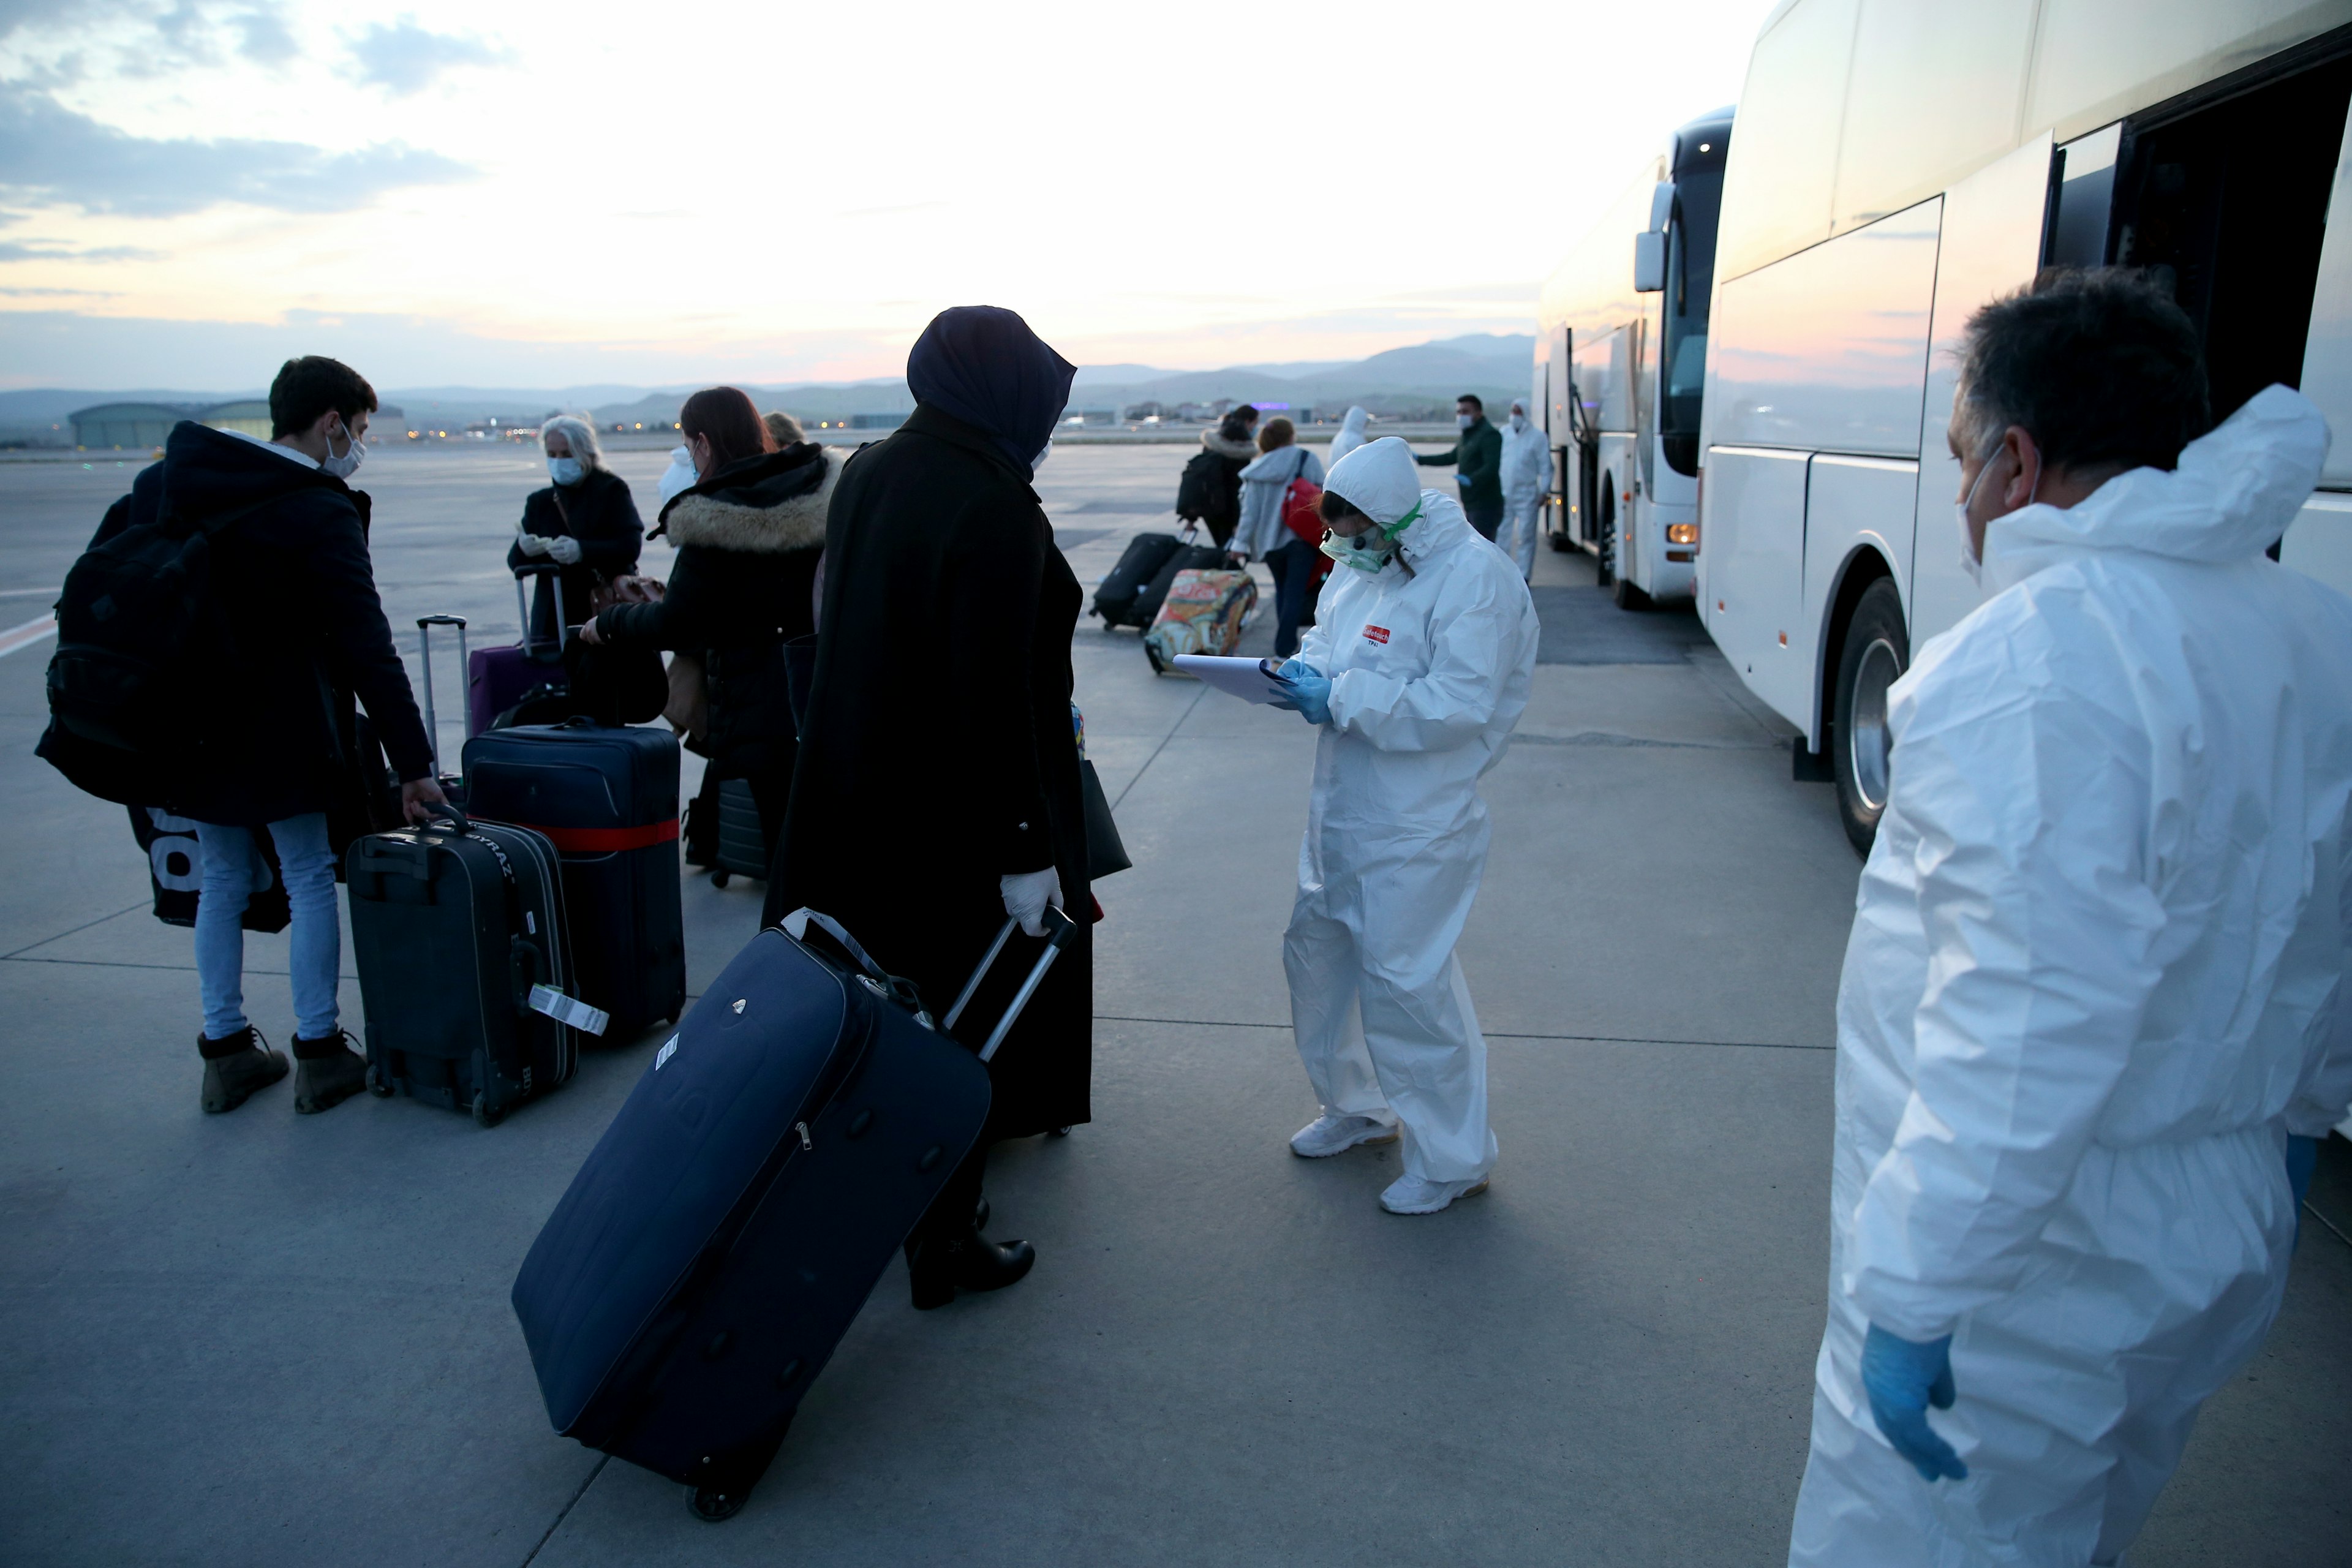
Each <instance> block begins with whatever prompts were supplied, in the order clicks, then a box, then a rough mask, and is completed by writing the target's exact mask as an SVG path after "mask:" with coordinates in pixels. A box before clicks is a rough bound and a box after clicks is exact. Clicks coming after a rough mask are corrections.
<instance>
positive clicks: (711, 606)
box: [596, 442, 841, 778]
mask: <svg viewBox="0 0 2352 1568" xmlns="http://www.w3.org/2000/svg"><path fill="white" fill-rule="evenodd" d="M840 476H841V458H839V456H837V455H835V454H833V453H829V452H827V451H826V450H825V449H824V447H818V446H815V445H814V444H812V443H809V442H802V443H799V444H797V445H795V446H792V447H786V448H784V449H783V450H782V451H781V452H769V453H764V454H762V455H761V456H759V457H756V458H744V459H742V460H741V461H740V462H737V463H730V464H729V465H728V466H727V467H726V468H721V469H719V472H717V473H715V474H713V475H712V476H711V477H710V478H709V479H707V480H705V481H704V482H703V483H701V484H698V485H696V486H694V487H693V488H692V489H685V490H680V491H679V492H678V493H677V495H676V496H674V497H672V498H671V499H670V502H669V504H668V505H667V506H666V507H664V508H663V509H662V514H661V523H660V526H659V527H658V528H656V530H655V533H656V535H657V536H658V535H660V534H663V533H667V535H668V536H669V542H670V543H671V544H672V545H674V546H676V547H677V564H676V565H674V566H673V567H671V569H670V574H669V584H668V592H667V595H664V596H663V598H662V599H661V600H660V601H658V602H657V603H655V604H650V605H614V606H613V607H612V608H611V609H608V610H606V611H604V613H603V614H602V615H600V616H597V617H596V628H597V631H598V632H599V634H600V635H602V636H603V637H606V638H608V639H609V640H610V641H612V642H613V643H614V644H616V645H621V646H627V645H629V644H632V643H634V644H636V645H638V646H640V647H657V648H667V649H669V650H671V651H673V652H678V653H689V654H693V655H695V656H696V657H698V658H700V659H701V660H702V661H703V676H704V679H705V681H706V682H707V683H708V691H709V702H710V728H709V732H708V734H707V736H706V737H705V740H704V742H703V750H704V752H706V754H708V755H709V758H710V763H711V766H712V767H714V768H716V769H718V770H719V777H721V778H750V777H753V776H755V775H757V774H761V773H767V772H771V771H776V770H781V771H782V772H783V773H785V774H786V775H787V776H789V773H790V770H791V768H792V765H793V710H792V698H791V692H790V689H789V688H788V687H787V685H786V683H785V679H784V663H783V651H782V650H783V645H784V644H785V643H786V642H788V641H790V640H791V639H792V638H793V637H805V636H806V635H807V634H808V633H810V632H812V631H814V630H815V629H816V627H815V624H814V616H813V615H812V613H811V605H810V585H811V584H812V583H813V582H814V580H815V576H816V563H817V557H818V556H819V555H820V554H821V553H822V552H824V514H825V508H826V507H827V506H829V505H830V504H832V501H833V492H834V486H835V483H836V482H837V481H838V480H839V479H840Z"/></svg>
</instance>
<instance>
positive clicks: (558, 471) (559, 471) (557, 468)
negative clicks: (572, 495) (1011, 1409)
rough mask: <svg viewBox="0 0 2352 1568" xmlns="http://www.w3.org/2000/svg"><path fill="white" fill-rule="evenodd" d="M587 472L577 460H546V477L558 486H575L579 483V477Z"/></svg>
mask: <svg viewBox="0 0 2352 1568" xmlns="http://www.w3.org/2000/svg"><path fill="white" fill-rule="evenodd" d="M587 471H588V470H587V469H586V468H583V467H582V466H581V463H580V459H579V458H548V459H547V477H548V478H549V479H553V480H554V481H555V482H556V483H557V484H559V485H576V484H578V483H579V482H580V479H581V476H582V475H583V474H585V473H586V472H587Z"/></svg>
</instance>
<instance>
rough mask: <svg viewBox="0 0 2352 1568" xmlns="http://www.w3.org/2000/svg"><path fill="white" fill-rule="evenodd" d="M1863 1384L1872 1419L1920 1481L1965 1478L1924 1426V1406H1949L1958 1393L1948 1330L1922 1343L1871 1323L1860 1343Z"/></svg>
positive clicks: (1955, 1456) (1954, 1455) (1964, 1471)
mask: <svg viewBox="0 0 2352 1568" xmlns="http://www.w3.org/2000/svg"><path fill="white" fill-rule="evenodd" d="M1862 1386H1863V1387H1864V1389H1865V1390H1867V1391H1868V1393H1869V1394H1870V1415H1871V1418H1872V1419H1873V1420H1874V1421H1876V1422H1877V1423H1878V1429H1879V1430H1880V1431H1881V1432H1883V1433H1885V1435H1886V1440H1887V1441H1888V1442H1889V1443H1892V1444H1894V1445H1895V1452H1896V1453H1898V1454H1900V1455H1902V1456H1903V1457H1904V1458H1906V1459H1908V1460H1910V1461H1911V1467H1912V1468H1914V1469H1916V1470H1917V1471H1918V1472H1919V1479H1921V1480H1923V1481H1936V1480H1942V1479H1946V1478H1949V1479H1952V1480H1956V1481H1959V1480H1966V1479H1968V1474H1969V1468H1968V1467H1967V1466H1966V1465H1964V1464H1962V1463H1960V1457H1959V1455H1958V1454H1957V1453H1954V1452H1953V1451H1952V1446H1951V1445H1950V1444H1949V1443H1947V1442H1945V1441H1944V1440H1943V1439H1942V1438H1941V1437H1939V1436H1937V1435H1936V1429H1935V1428H1934V1427H1932V1426H1928V1425H1927V1407H1928V1406H1929V1405H1934V1406H1935V1407H1936V1408H1937V1409H1938V1410H1949V1409H1950V1408H1951V1407H1952V1400H1953V1398H1954V1397H1955V1395H1956V1394H1957V1393H1958V1390H1956V1389H1955V1388H1954V1387H1953V1386H1952V1336H1951V1335H1949V1334H1946V1335H1945V1336H1944V1337H1943V1338H1942V1339H1940V1340H1929V1341H1928V1342H1927V1343H1925V1344H1921V1343H1920V1342H1918V1341H1916V1340H1906V1339H1903V1338H1901V1337H1899V1336H1897V1335H1895V1334H1890V1333H1888V1332H1887V1331H1885V1329H1882V1328H1880V1327H1879V1326H1878V1325H1877V1324H1876V1323H1873V1324H1871V1325H1870V1333H1869V1336H1868V1337H1867V1338H1865V1339H1864V1341H1863V1342H1862Z"/></svg>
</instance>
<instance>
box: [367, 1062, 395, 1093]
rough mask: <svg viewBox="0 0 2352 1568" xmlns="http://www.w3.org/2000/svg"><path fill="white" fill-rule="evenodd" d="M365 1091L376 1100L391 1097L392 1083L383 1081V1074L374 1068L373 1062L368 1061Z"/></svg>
mask: <svg viewBox="0 0 2352 1568" xmlns="http://www.w3.org/2000/svg"><path fill="white" fill-rule="evenodd" d="M367 1091H368V1092H369V1093H370V1094H372V1095H374V1096H375V1097H376V1098H377V1099H378V1100H390V1099H391V1098H392V1085H391V1084H390V1083H389V1082H387V1081H385V1079H384V1076H383V1074H382V1073H380V1072H378V1071H377V1070H376V1069H375V1066H374V1064H373V1063H370V1064H369V1066H368V1069H367Z"/></svg>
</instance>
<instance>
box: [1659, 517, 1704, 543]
mask: <svg viewBox="0 0 2352 1568" xmlns="http://www.w3.org/2000/svg"><path fill="white" fill-rule="evenodd" d="M1666 542H1667V543H1668V544H1696V543H1697V542H1698V524H1696V523H1695V522H1670V523H1668V524H1666Z"/></svg>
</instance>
